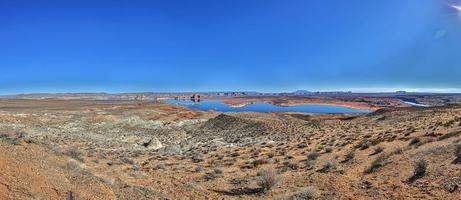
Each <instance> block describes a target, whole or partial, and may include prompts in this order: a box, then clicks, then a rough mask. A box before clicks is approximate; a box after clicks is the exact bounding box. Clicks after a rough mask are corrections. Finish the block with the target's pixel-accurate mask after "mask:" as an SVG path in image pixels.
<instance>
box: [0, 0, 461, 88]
mask: <svg viewBox="0 0 461 200" xmlns="http://www.w3.org/2000/svg"><path fill="white" fill-rule="evenodd" d="M457 4H461V1H448V0H447V1H445V0H379V1H370V0H355V1H344V0H328V1H325V0H290V1H286V0H278V1H275V0H219V1H218V0H194V1H192V0H146V1H139V0H130V1H128V0H127V1H118V0H108V1H105V0H89V1H86V0H78V1H77V0H74V1H73V0H66V1H62V0H56V1H50V0H41V1H35V0H14V1H12V0H0V94H14V93H32V92H83V91H86V92H96V91H105V92H132V91H214V90H251V91H268V92H272V91H292V90H297V89H308V90H340V89H348V90H350V89H352V90H357V91H365V90H394V89H413V90H436V89H437V90H457V89H458V88H461V78H460V77H461V56H460V53H461V15H460V12H459V11H458V10H456V9H454V8H450V5H457Z"/></svg>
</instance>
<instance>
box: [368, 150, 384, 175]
mask: <svg viewBox="0 0 461 200" xmlns="http://www.w3.org/2000/svg"><path fill="white" fill-rule="evenodd" d="M388 159H389V158H388V156H387V155H384V154H380V155H378V156H377V157H376V158H375V159H374V160H373V161H372V162H371V164H370V166H369V167H368V168H367V169H366V170H365V174H370V173H373V172H375V171H376V170H378V169H379V168H381V167H384V166H385V165H386V164H387V163H388V162H389V161H388Z"/></svg>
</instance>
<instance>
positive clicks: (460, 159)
mask: <svg viewBox="0 0 461 200" xmlns="http://www.w3.org/2000/svg"><path fill="white" fill-rule="evenodd" d="M454 146H455V152H454V153H455V157H456V159H455V161H454V163H461V144H455V145H454Z"/></svg>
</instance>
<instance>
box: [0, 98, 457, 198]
mask: <svg viewBox="0 0 461 200" xmlns="http://www.w3.org/2000/svg"><path fill="white" fill-rule="evenodd" d="M460 139H461V106H457V105H451V106H440V107H430V108H416V107H395V108H386V109H379V110H377V111H375V112H372V113H368V114H349V115H346V114H341V115H330V114H323V115H309V114H302V113H249V112H248V113H247V112H242V113H220V112H214V111H193V110H188V109H186V108H184V107H179V106H175V105H169V104H163V103H146V102H124V101H119V102H115V101H79V100H17V99H16V100H11V99H10V100H6V99H4V100H0V199H136V200H137V199H374V200H377V199H461V188H459V187H460V186H461V142H460V141H461V140H460Z"/></svg>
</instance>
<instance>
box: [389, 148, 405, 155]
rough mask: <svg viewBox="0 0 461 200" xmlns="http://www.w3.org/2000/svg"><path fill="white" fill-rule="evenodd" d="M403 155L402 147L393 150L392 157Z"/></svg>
mask: <svg viewBox="0 0 461 200" xmlns="http://www.w3.org/2000/svg"><path fill="white" fill-rule="evenodd" d="M402 153H403V149H402V148H400V147H397V148H395V149H394V150H392V152H391V155H397V154H402Z"/></svg>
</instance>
